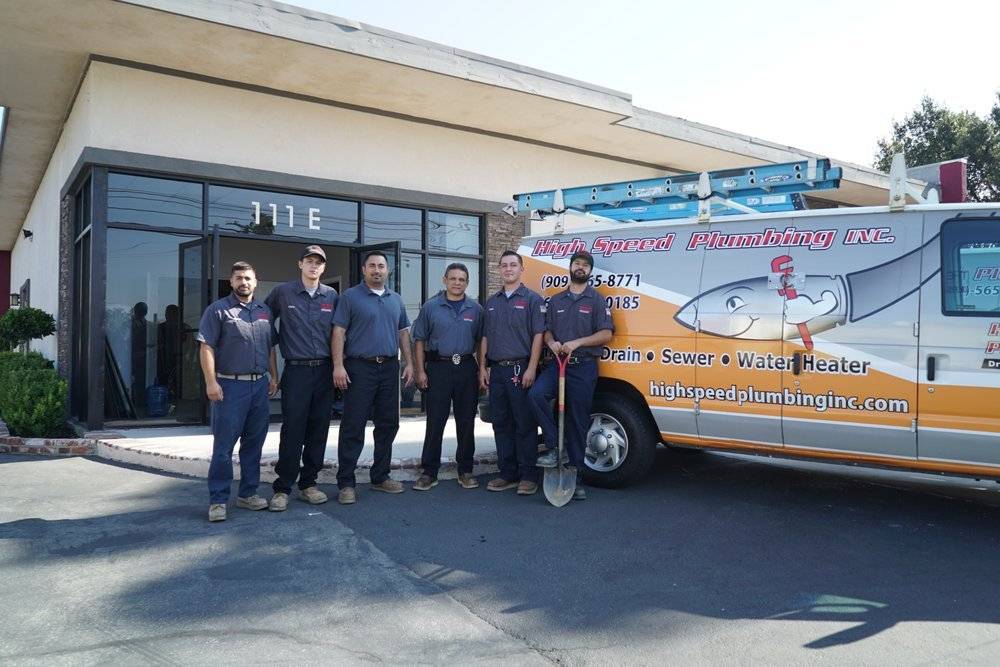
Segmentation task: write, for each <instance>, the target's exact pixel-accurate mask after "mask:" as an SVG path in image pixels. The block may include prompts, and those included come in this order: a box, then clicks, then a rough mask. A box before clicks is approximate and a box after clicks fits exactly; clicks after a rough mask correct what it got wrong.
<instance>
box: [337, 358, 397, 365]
mask: <svg viewBox="0 0 1000 667" xmlns="http://www.w3.org/2000/svg"><path fill="white" fill-rule="evenodd" d="M348 359H357V360H358V361H368V362H370V363H373V364H384V363H385V362H387V361H395V360H396V357H395V356H392V357H388V356H385V357H382V356H380V357H348Z"/></svg>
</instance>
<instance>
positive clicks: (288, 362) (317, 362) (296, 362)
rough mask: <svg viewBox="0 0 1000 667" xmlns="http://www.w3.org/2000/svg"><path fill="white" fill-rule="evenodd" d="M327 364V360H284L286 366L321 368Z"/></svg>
mask: <svg viewBox="0 0 1000 667" xmlns="http://www.w3.org/2000/svg"><path fill="white" fill-rule="evenodd" d="M328 363H330V360H329V359H285V365H286V366H322V365H323V364H328Z"/></svg>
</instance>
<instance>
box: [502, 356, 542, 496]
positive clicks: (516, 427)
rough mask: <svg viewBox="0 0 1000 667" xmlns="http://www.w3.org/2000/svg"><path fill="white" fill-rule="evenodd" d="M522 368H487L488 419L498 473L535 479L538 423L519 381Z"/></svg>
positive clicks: (508, 478)
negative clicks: (494, 445)
mask: <svg viewBox="0 0 1000 667" xmlns="http://www.w3.org/2000/svg"><path fill="white" fill-rule="evenodd" d="M515 371H518V373H517V374H515ZM523 372H524V368H521V367H518V366H493V367H491V368H490V421H492V422H493V438H494V439H495V440H496V443H497V465H498V466H499V468H500V477H502V478H503V479H506V480H508V481H511V482H519V481H526V482H537V481H538V468H536V467H535V463H536V461H537V460H538V425H537V424H536V422H535V417H534V415H533V414H532V412H531V408H530V407H529V406H528V392H527V391H526V390H525V389H524V385H522V384H521V378H522V374H523ZM515 378H517V381H516V382H515V381H514V379H515Z"/></svg>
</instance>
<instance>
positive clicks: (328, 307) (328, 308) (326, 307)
mask: <svg viewBox="0 0 1000 667" xmlns="http://www.w3.org/2000/svg"><path fill="white" fill-rule="evenodd" d="M319 309H320V310H322V311H323V312H324V313H332V312H333V304H332V303H321V304H320V305H319Z"/></svg>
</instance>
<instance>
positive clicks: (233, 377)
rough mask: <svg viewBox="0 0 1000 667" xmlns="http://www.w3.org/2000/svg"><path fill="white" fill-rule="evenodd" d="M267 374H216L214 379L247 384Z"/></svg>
mask: <svg viewBox="0 0 1000 667" xmlns="http://www.w3.org/2000/svg"><path fill="white" fill-rule="evenodd" d="M266 375H267V373H232V374H231V373H216V374H215V377H217V378H222V379H223V380H245V381H248V382H253V381H255V380H259V379H261V378H262V377H265V376H266Z"/></svg>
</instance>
